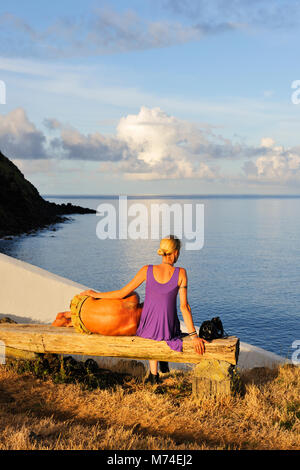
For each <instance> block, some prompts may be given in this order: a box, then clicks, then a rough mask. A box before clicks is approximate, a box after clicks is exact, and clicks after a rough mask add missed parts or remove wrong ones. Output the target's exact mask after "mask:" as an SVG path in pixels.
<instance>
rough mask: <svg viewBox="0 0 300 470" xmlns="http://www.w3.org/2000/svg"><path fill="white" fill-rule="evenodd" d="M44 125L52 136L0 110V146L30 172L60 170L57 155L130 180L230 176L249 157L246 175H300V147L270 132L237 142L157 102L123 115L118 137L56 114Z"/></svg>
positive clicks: (280, 178) (267, 178)
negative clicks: (249, 142)
mask: <svg viewBox="0 0 300 470" xmlns="http://www.w3.org/2000/svg"><path fill="white" fill-rule="evenodd" d="M44 124H45V126H46V127H47V129H48V130H49V131H50V132H51V136H50V137H49V136H48V137H46V135H45V134H44V133H43V132H42V131H40V130H39V129H37V128H36V126H35V125H34V124H33V123H32V122H30V120H29V119H28V117H27V115H26V113H25V111H24V110H23V109H22V108H18V109H16V110H14V111H11V112H10V113H8V114H7V115H6V116H1V115H0V149H1V150H2V151H3V152H4V154H6V155H7V156H8V157H10V158H13V159H14V160H16V161H17V162H18V166H20V167H24V169H26V171H27V172H31V173H47V172H49V174H50V173H51V172H52V173H53V172H55V171H57V172H60V171H63V169H62V168H63V167H60V166H59V165H56V163H55V160H56V162H70V163H71V162H72V161H73V162H74V161H77V162H78V163H79V162H81V163H80V164H81V165H82V164H83V162H90V164H89V165H92V164H95V162H96V163H98V164H100V166H98V170H97V169H96V168H95V167H94V168H95V171H98V172H99V171H100V172H102V173H106V174H108V175H118V176H121V177H124V178H125V179H131V180H137V179H142V180H158V179H161V180H167V179H170V180H171V179H198V180H207V181H212V180H215V181H224V180H225V179H226V180H227V181H229V180H230V179H231V180H232V181H233V180H235V179H236V178H237V177H238V170H239V166H240V162H243V161H244V162H245V163H244V166H243V168H242V170H243V174H244V176H243V177H244V178H245V181H249V182H255V181H256V182H258V183H260V182H261V183H264V182H266V183H268V182H274V183H276V184H277V183H278V184H282V183H283V184H286V183H287V182H292V181H300V148H297V147H294V148H289V149H285V148H284V147H282V146H280V145H276V144H275V142H274V140H273V139H272V138H269V137H265V138H263V139H261V144H260V145H259V146H257V147H255V146H246V145H245V144H240V143H233V142H232V141H231V140H230V139H227V138H226V139H225V138H224V137H223V136H222V135H220V134H216V133H215V131H214V128H213V127H212V126H209V125H207V124H205V125H204V124H203V125H202V126H197V125H195V124H193V123H190V122H188V121H184V120H181V119H178V118H176V117H175V116H170V115H168V114H167V113H166V112H164V111H163V110H161V109H160V108H147V107H145V106H144V107H142V108H141V109H140V111H139V113H137V114H130V115H127V116H126V117H123V118H121V119H120V121H119V123H118V126H117V128H116V132H115V134H114V135H104V134H102V133H100V132H94V133H90V134H83V133H81V132H80V131H79V130H78V129H76V128H74V127H71V126H70V125H64V124H62V123H61V122H59V121H58V120H57V119H45V120H44ZM52 133H55V135H54V136H53V134H52ZM249 158H251V160H249ZM24 160H28V161H29V160H30V163H29V162H28V164H27V163H25V162H23V161H24ZM34 160H37V161H36V162H34ZM43 160H45V161H44V162H43ZM93 162H94V163H93Z"/></svg>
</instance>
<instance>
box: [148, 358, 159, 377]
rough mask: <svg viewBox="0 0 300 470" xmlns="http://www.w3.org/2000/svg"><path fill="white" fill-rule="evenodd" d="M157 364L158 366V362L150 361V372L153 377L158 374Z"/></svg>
mask: <svg viewBox="0 0 300 470" xmlns="http://www.w3.org/2000/svg"><path fill="white" fill-rule="evenodd" d="M157 364H158V361H149V366H150V372H151V374H152V375H156V374H157Z"/></svg>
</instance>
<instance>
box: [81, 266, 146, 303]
mask: <svg viewBox="0 0 300 470" xmlns="http://www.w3.org/2000/svg"><path fill="white" fill-rule="evenodd" d="M147 268H148V266H143V267H142V268H141V269H140V270H139V271H138V272H137V274H136V275H135V276H134V278H133V279H132V280H131V281H130V282H129V283H128V284H126V286H124V287H122V289H119V290H112V291H110V292H95V291H93V290H86V291H84V292H81V295H89V296H91V297H94V298H95V299H124V297H126V296H127V295H128V294H130V293H131V292H132V291H134V290H135V289H136V288H137V287H139V286H140V285H141V284H142V283H143V282H144V281H145V280H146V276H147Z"/></svg>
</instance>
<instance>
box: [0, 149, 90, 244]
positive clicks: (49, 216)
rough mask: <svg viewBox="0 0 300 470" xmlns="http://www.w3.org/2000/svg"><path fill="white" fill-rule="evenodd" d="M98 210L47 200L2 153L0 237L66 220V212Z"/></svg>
mask: <svg viewBox="0 0 300 470" xmlns="http://www.w3.org/2000/svg"><path fill="white" fill-rule="evenodd" d="M87 213H95V211H94V210H91V209H84V208H82V207H80V206H73V205H72V204H55V203H51V202H48V201H45V200H44V199H43V198H42V197H41V196H40V194H39V192H38V190H37V189H36V188H35V187H34V186H33V185H32V184H31V183H30V182H29V181H27V180H26V179H25V178H24V175H23V174H22V173H21V171H20V170H19V169H18V168H17V167H16V165H14V163H12V162H11V161H10V160H9V159H8V158H7V157H5V156H4V155H3V154H2V153H1V152H0V237H3V236H5V235H17V234H21V233H24V232H28V231H31V230H34V229H37V228H42V227H45V226H47V225H49V224H53V223H56V222H61V221H63V220H65V218H63V217H62V216H63V215H67V214H87Z"/></svg>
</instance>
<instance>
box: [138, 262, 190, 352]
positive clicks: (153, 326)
mask: <svg viewBox="0 0 300 470" xmlns="http://www.w3.org/2000/svg"><path fill="white" fill-rule="evenodd" d="M179 269H180V268H175V270H174V272H173V275H172V277H171V279H170V280H169V281H168V282H165V283H164V284H161V283H160V282H157V281H156V280H155V278H154V276H153V265H152V264H150V265H149V266H148V269H147V279H146V293H145V301H144V306H143V310H142V314H141V319H140V323H139V326H138V329H137V332H136V335H137V336H141V337H142V338H148V339H155V340H156V341H166V342H167V344H168V346H169V347H170V348H171V349H173V350H174V351H182V339H181V335H182V333H181V331H180V322H179V319H178V316H177V306H176V300H177V293H178V276H179Z"/></svg>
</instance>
